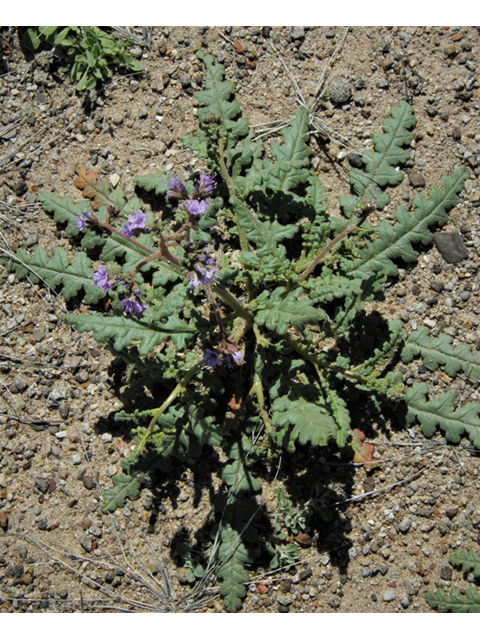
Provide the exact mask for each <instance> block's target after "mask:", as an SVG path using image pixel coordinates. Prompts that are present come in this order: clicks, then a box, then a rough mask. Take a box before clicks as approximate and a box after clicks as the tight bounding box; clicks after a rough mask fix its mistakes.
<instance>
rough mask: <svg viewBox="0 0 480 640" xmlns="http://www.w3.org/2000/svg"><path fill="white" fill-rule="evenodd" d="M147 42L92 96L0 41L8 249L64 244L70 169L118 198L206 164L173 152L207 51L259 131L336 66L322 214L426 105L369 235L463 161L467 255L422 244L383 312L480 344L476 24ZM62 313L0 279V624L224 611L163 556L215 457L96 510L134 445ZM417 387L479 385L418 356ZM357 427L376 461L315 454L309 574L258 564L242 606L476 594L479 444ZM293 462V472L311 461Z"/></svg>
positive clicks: (324, 112)
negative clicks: (136, 60)
mask: <svg viewBox="0 0 480 640" xmlns="http://www.w3.org/2000/svg"><path fill="white" fill-rule="evenodd" d="M135 33H136V34H140V35H141V34H142V31H141V30H136V31H135ZM150 35H151V46H150V47H147V46H144V45H142V44H138V45H137V47H136V51H134V54H135V55H137V56H139V57H140V58H141V60H142V63H143V67H144V73H143V74H133V75H121V74H115V75H114V76H113V79H112V81H111V82H110V83H109V84H108V85H106V86H105V87H103V88H102V90H99V91H93V92H90V94H79V93H77V92H76V91H75V89H74V86H73V85H72V83H71V82H70V80H69V78H68V76H67V75H65V74H63V73H62V72H61V71H60V69H59V64H58V60H57V59H56V58H55V57H54V56H53V55H52V54H51V52H48V51H41V52H38V53H37V54H36V55H31V54H28V52H25V51H23V50H22V48H21V47H20V43H19V33H18V30H17V29H15V28H6V27H4V28H2V30H1V31H0V38H1V59H0V65H1V74H2V75H1V77H0V96H1V104H2V109H1V123H0V140H1V151H0V154H1V156H0V167H1V169H2V173H1V175H0V231H1V249H2V253H4V254H8V252H14V251H16V250H17V249H18V248H20V247H24V248H27V249H29V250H33V249H34V248H35V247H36V246H37V245H38V246H43V247H45V248H46V250H47V252H48V251H52V250H53V248H54V247H55V246H61V247H64V248H65V249H66V250H68V251H73V250H72V248H71V246H70V244H69V240H68V238H67V236H66V234H65V232H64V231H63V230H62V229H61V228H59V227H57V225H56V224H55V223H54V222H53V220H52V217H51V216H50V215H48V214H47V213H45V211H44V210H43V209H42V207H41V206H40V204H39V203H38V202H37V196H38V193H39V191H42V190H44V191H48V192H54V193H56V194H58V195H60V196H65V195H71V196H72V197H74V198H76V199H80V194H79V192H78V190H77V189H76V188H75V185H74V182H75V178H76V170H77V169H78V168H81V167H86V168H87V169H88V170H94V171H95V172H96V173H97V175H98V176H99V178H105V179H107V180H108V181H110V183H111V184H112V186H117V185H118V186H119V187H121V188H122V189H124V190H125V193H126V195H127V197H129V196H132V195H133V194H134V192H135V185H134V182H133V178H134V176H136V175H138V174H146V173H149V172H154V171H157V170H163V171H167V172H169V171H172V172H174V173H179V174H181V175H182V174H183V173H184V172H185V171H191V170H195V169H199V168H202V164H201V162H200V161H199V160H198V159H197V158H196V157H195V155H194V154H193V153H192V151H191V150H189V149H188V148H187V147H186V145H185V144H184V143H183V141H182V137H183V136H184V135H186V134H188V133H190V132H193V131H196V127H197V124H196V119H195V108H196V106H197V105H198V102H197V101H196V98H195V91H196V90H198V89H199V88H201V86H202V81H203V71H202V65H201V63H200V62H199V61H198V59H197V57H196V51H197V50H200V49H201V50H204V51H206V52H209V53H212V54H213V55H214V56H216V58H217V59H218V61H219V62H222V64H224V65H225V67H226V76H227V78H229V79H232V80H234V81H235V83H236V86H237V94H236V97H237V99H238V100H239V102H240V103H241V105H242V107H243V110H244V115H245V116H246V117H247V118H248V119H249V121H250V123H251V124H254V125H258V124H261V123H265V122H271V121H273V120H278V119H285V118H290V117H291V116H292V115H293V113H294V111H295V109H296V101H295V97H294V90H293V86H292V82H291V79H290V77H289V74H288V73H287V71H286V69H289V70H291V71H292V72H293V74H294V76H295V78H296V80H297V82H298V86H299V88H300V90H301V92H302V93H303V95H304V97H305V99H306V101H307V103H310V101H311V99H312V96H313V94H314V92H315V89H316V86H317V83H318V82H319V81H320V80H321V78H322V74H323V72H324V70H325V69H326V75H325V79H324V85H325V87H326V92H325V98H326V100H325V102H324V103H322V105H320V107H319V111H318V115H319V116H320V117H321V118H322V119H323V121H324V123H325V124H326V125H327V126H328V128H329V130H331V131H332V134H331V136H326V137H325V138H324V139H320V141H319V142H318V141H317V142H315V141H312V145H313V147H312V148H314V151H315V154H316V158H315V163H316V165H315V167H316V170H317V172H318V174H319V176H320V178H321V179H322V181H323V182H324V184H325V186H326V188H327V193H328V197H329V203H330V207H331V209H330V210H331V211H332V212H335V211H338V202H337V200H336V198H337V194H338V193H348V189H349V186H348V170H349V168H350V164H349V159H348V158H347V157H346V156H347V154H349V153H359V152H361V151H362V150H363V149H364V148H365V147H369V146H370V145H371V144H372V137H373V135H374V133H375V132H377V131H380V130H381V126H382V122H383V120H384V119H385V118H386V117H388V116H389V113H390V109H391V108H392V107H394V106H395V105H396V104H397V103H398V102H399V100H402V99H407V100H409V101H410V102H411V104H412V105H413V106H414V108H415V112H416V118H417V125H416V128H415V138H414V141H413V143H412V159H411V160H410V161H409V162H408V163H407V165H406V167H404V171H405V173H406V176H405V180H404V181H403V182H402V184H401V185H400V186H399V187H398V188H397V189H394V190H391V191H390V193H391V195H392V204H391V205H390V206H388V207H387V208H386V209H385V210H384V211H382V212H379V213H378V214H377V221H378V222H380V221H381V220H390V221H392V220H393V219H394V211H395V207H396V205H397V204H404V205H405V206H407V207H409V206H410V205H411V203H412V200H413V198H414V197H415V195H416V194H418V193H425V194H428V193H429V192H430V189H431V187H432V186H434V185H440V184H441V177H442V176H443V175H445V174H447V173H449V172H451V171H452V169H453V168H454V167H455V166H459V165H465V166H467V167H468V168H469V170H470V174H471V175H470V179H469V180H468V181H467V184H466V188H465V190H464V192H463V193H462V194H461V198H460V202H459V204H458V205H457V206H456V208H455V209H454V210H453V211H452V213H451V215H450V221H449V223H448V224H447V225H446V227H445V230H448V231H455V232H458V233H459V234H460V236H461V242H462V244H463V246H464V247H465V249H466V257H464V258H462V259H461V260H460V261H458V262H455V263H449V262H447V261H446V260H445V259H444V258H443V257H442V254H441V253H440V252H439V249H438V248H437V247H436V246H434V245H431V246H429V247H426V251H425V252H424V253H422V254H421V255H420V258H419V260H418V262H416V263H413V265H406V264H404V265H403V267H404V268H402V269H400V272H399V276H398V278H396V279H395V280H393V281H392V283H391V286H389V287H388V288H387V289H386V291H385V301H383V302H382V303H378V304H377V305H376V307H375V308H376V309H377V310H378V311H380V312H382V313H384V315H385V316H386V317H392V316H393V315H399V316H400V317H401V318H402V319H403V320H404V322H405V324H406V327H407V328H408V329H409V330H413V329H415V328H416V327H419V326H422V325H427V326H429V327H430V328H432V330H433V331H437V332H438V331H440V330H441V331H443V332H446V333H447V334H449V335H451V336H452V338H453V339H455V340H458V341H459V342H463V343H466V344H469V345H471V346H472V347H474V346H475V345H478V343H479V338H480V336H479V330H478V326H479V322H480V316H479V309H480V296H479V290H480V270H479V267H480V258H479V253H478V250H479V247H480V225H479V213H478V211H479V210H478V206H479V205H480V183H479V180H478V175H479V173H480V167H479V164H478V161H479V159H480V133H478V131H480V127H479V125H480V95H479V85H478V82H477V79H476V78H477V72H478V69H479V68H480V33H479V30H478V29H477V28H476V27H475V28H474V27H451V28H448V27H442V28H437V27H432V28H430V27H429V28H408V27H393V28H391V27H388V28H387V27H385V28H383V27H376V28H363V27H362V28H359V27H355V28H351V29H350V30H349V31H348V33H346V31H345V29H343V28H332V27H308V28H307V27H305V28H299V27H295V28H292V27H274V28H271V29H270V28H265V27H258V28H254V27H225V28H218V29H217V28H213V27H210V28H209V27H191V28H190V27H189V28H186V27H168V28H163V27H156V28H151V29H150ZM270 43H274V45H275V49H276V51H275V50H273V49H272V47H271V46H270ZM337 47H338V50H337V53H336V55H335V57H334V59H333V60H332V55H333V54H334V52H335V49H336V48H337ZM279 55H280V56H281V59H282V60H283V61H284V63H285V67H284V66H283V63H282V61H281V59H280V57H279ZM339 77H342V78H344V80H338V78H339ZM328 102H330V104H328ZM344 139H346V140H348V145H347V146H346V147H344V146H342V145H341V144H340V141H341V140H344ZM351 160H352V162H354V161H355V159H354V158H351ZM435 282H436V283H437V285H436V289H434V290H432V285H433V284H434V283H435ZM67 309H68V310H71V305H66V304H65V302H64V301H63V300H62V298H61V297H59V296H57V295H56V294H55V292H52V291H49V290H48V289H47V288H45V287H42V286H40V285H32V283H31V282H29V280H28V279H19V278H18V277H17V276H15V275H14V274H12V273H10V272H9V271H7V270H5V268H4V267H3V266H0V349H1V351H0V382H1V385H0V526H1V528H0V610H1V611H2V612H13V611H18V612H35V611H45V612H73V611H85V612H89V611H148V610H150V611H168V610H173V611H198V612H216V611H222V610H223V609H222V604H221V600H220V598H219V596H218V587H217V585H216V584H215V583H214V582H211V583H208V584H207V586H206V587H205V588H202V589H199V588H197V590H196V591H195V590H192V586H191V585H190V584H189V583H188V581H187V580H186V572H185V568H184V567H183V568H182V567H179V566H178V565H177V564H176V561H175V557H174V553H173V541H175V540H178V539H179V538H180V537H181V536H185V535H187V536H188V535H190V536H193V533H194V532H195V531H197V530H198V529H200V528H201V527H202V526H203V524H204V523H205V521H206V518H207V517H208V514H209V510H210V503H209V489H208V487H207V486H202V484H201V483H200V484H198V483H197V480H198V478H200V477H201V476H202V470H203V471H204V469H203V467H204V466H207V463H208V462H209V461H208V460H207V461H203V460H202V461H197V463H196V465H195V464H194V465H192V466H188V465H185V467H182V468H181V469H177V470H175V473H173V474H172V477H171V478H170V482H168V481H164V482H163V484H162V485H161V486H160V487H156V488H155V490H154V491H152V490H151V488H148V487H146V488H144V489H143V491H142V494H141V496H140V497H139V499H137V500H134V501H128V503H127V505H126V506H125V507H124V508H123V509H118V510H117V511H116V512H114V513H113V514H105V513H103V511H102V510H101V505H102V500H103V493H104V491H105V490H106V489H108V488H109V487H110V486H111V483H112V480H111V478H112V477H113V476H114V475H115V474H116V473H118V472H119V471H120V468H121V467H120V462H121V459H122V458H123V457H126V456H128V455H129V452H130V451H131V438H130V437H129V434H128V432H126V431H125V429H124V427H122V426H121V423H116V422H115V421H114V419H113V416H114V413H115V411H116V410H118V409H119V408H121V407H122V394H121V392H122V385H123V384H124V383H125V381H124V380H123V379H122V375H123V373H124V372H123V370H122V369H119V368H118V363H117V362H116V361H115V360H114V358H113V357H112V356H111V355H110V354H109V353H107V352H106V351H105V350H104V349H103V348H102V347H101V346H99V345H98V344H97V343H96V342H95V341H94V340H93V338H92V337H91V336H90V335H88V334H80V333H77V332H76V331H75V330H74V329H73V328H71V327H69V326H67V325H66V324H65V323H64V322H63V321H62V316H63V314H64V313H65V312H66V311H67ZM414 379H423V380H426V381H427V382H428V383H429V384H430V385H431V387H432V388H433V389H434V390H436V391H443V390H446V389H448V390H451V391H453V392H454V394H455V397H456V399H457V402H458V404H459V405H461V404H462V403H465V402H467V401H468V402H475V401H478V400H479V391H478V385H477V384H475V383H471V382H469V381H468V380H467V379H464V378H462V376H459V377H457V378H456V379H452V378H450V377H449V376H447V374H446V373H445V372H444V371H442V370H441V369H439V370H437V371H429V370H427V369H426V368H425V367H423V366H422V365H420V364H419V363H418V362H416V363H413V364H412V366H409V367H405V384H407V385H408V384H411V383H412V382H413V380H414ZM357 419H358V424H356V425H355V426H359V427H360V428H361V429H362V430H364V431H365V432H366V433H367V435H368V439H369V440H370V441H371V442H373V443H374V446H375V448H376V451H377V454H376V455H377V461H378V464H377V466H376V467H375V469H368V468H366V467H365V466H364V465H361V464H359V465H353V464H352V463H351V462H349V461H348V460H346V459H344V458H342V457H341V456H338V455H337V453H336V452H335V451H334V450H333V449H332V450H330V449H328V450H327V451H326V452H325V454H324V455H323V456H322V458H320V459H319V461H318V464H319V465H320V466H321V467H322V469H323V474H324V475H325V476H326V477H328V478H329V479H330V486H331V489H332V491H333V495H334V496H335V499H334V502H335V505H334V506H333V507H332V509H331V511H332V513H331V515H332V519H331V520H330V522H325V523H324V524H323V525H319V526H318V527H316V528H312V529H309V530H307V532H306V533H305V534H303V535H301V536H300V537H298V538H297V542H299V550H300V557H301V561H300V562H299V563H298V564H297V565H296V566H294V567H292V568H291V569H289V570H288V571H287V570H282V571H278V572H272V573H269V571H268V568H267V567H263V568H262V567H259V568H258V569H253V568H252V573H251V582H250V584H249V585H248V594H247V597H246V599H245V602H244V608H243V611H245V612H252V613H253V612H271V613H276V612H290V613H295V612H296V613H300V612H318V613H321V612H342V613H346V612H349V613H358V612H379V613H380V612H382V613H386V612H399V613H400V612H407V613H408V612H431V611H432V610H431V609H430V607H429V606H428V604H427V602H426V600H425V594H426V593H427V592H429V591H435V590H436V589H437V587H440V588H442V589H444V590H445V591H449V590H450V589H452V588H453V587H455V588H457V589H459V590H460V591H461V592H463V593H465V589H466V588H468V587H471V586H475V578H474V577H473V575H463V574H462V573H461V572H460V571H458V570H456V569H453V570H452V567H451V565H450V564H449V562H448V559H449V556H450V554H451V553H452V552H453V551H455V550H458V549H465V550H469V549H473V550H476V551H477V552H479V551H480V500H479V488H480V457H479V456H478V451H476V450H475V449H474V447H473V446H472V445H471V443H469V442H468V440H463V441H462V442H461V443H459V444H457V445H452V444H451V443H448V442H447V441H446V440H445V439H444V438H443V436H442V434H441V433H440V432H439V433H437V434H435V435H434V436H433V437H432V438H430V439H427V438H426V437H425V436H424V435H423V434H422V432H421V431H420V429H419V427H418V425H413V426H412V427H411V428H409V429H406V430H398V428H396V426H395V424H394V423H391V422H389V421H388V420H385V421H384V422H383V423H381V422H380V421H379V420H378V418H377V419H375V420H373V418H372V417H371V416H369V415H368V414H366V413H365V414H363V415H362V414H359V415H358V417H357ZM305 455H306V454H305ZM296 462H297V463H298V464H299V465H300V466H299V468H302V467H301V464H302V460H301V456H300V458H298V459H297V460H296ZM214 485H215V481H214ZM263 499H264V501H265V506H266V508H267V510H269V511H275V510H276V509H277V508H278V503H277V498H276V493H275V485H274V484H272V485H271V486H270V487H266V488H265V491H264V494H263ZM164 572H165V573H164ZM164 575H165V576H168V580H167V582H168V585H169V588H170V589H171V592H169V593H167V594H165V593H163V592H162V584H163V582H162V580H163V577H164ZM471 583H473V584H471ZM477 586H478V585H477ZM167 591H168V589H167ZM162 593H163V595H162Z"/></svg>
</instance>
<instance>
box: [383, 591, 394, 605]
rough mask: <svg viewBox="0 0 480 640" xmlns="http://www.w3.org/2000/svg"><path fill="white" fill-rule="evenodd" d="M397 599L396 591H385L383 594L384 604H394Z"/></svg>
mask: <svg viewBox="0 0 480 640" xmlns="http://www.w3.org/2000/svg"><path fill="white" fill-rule="evenodd" d="M396 597H397V594H396V592H395V589H385V591H384V592H383V594H382V598H383V601H384V602H392V601H393V600H395V598H396Z"/></svg>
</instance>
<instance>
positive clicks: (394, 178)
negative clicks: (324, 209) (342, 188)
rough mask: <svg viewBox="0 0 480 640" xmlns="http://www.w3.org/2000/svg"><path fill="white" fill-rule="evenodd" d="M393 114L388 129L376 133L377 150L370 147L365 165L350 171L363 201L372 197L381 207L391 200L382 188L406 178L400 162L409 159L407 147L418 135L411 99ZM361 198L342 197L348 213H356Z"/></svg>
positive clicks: (386, 122)
mask: <svg viewBox="0 0 480 640" xmlns="http://www.w3.org/2000/svg"><path fill="white" fill-rule="evenodd" d="M391 115H392V117H391V118H389V119H387V120H385V121H384V123H383V129H384V133H383V134H375V135H374V137H373V144H374V147H375V151H370V150H367V151H364V152H363V154H362V160H363V162H364V164H365V169H364V170H361V169H355V168H353V169H352V170H351V171H350V183H351V185H352V187H353V191H354V192H355V194H356V195H357V196H359V198H360V201H361V202H366V201H367V200H372V201H373V202H374V203H375V204H376V206H377V207H378V208H379V209H383V208H384V207H385V206H386V205H387V204H388V203H389V202H390V198H389V196H388V195H387V194H386V193H385V192H384V191H383V189H382V188H383V187H385V186H387V185H388V186H394V185H396V184H398V183H399V182H401V181H402V180H403V173H402V172H401V171H400V170H399V169H398V165H399V164H402V163H404V162H406V161H407V160H408V158H409V156H410V154H409V152H408V150H407V149H404V148H403V147H404V146H405V145H408V144H410V142H411V141H412V140H413V137H414V134H413V132H412V131H411V129H412V128H413V127H414V126H415V115H414V111H413V108H412V107H411V106H410V105H409V104H408V102H405V101H403V100H402V101H401V102H400V103H399V105H398V106H397V107H393V109H392V111H391ZM359 198H358V197H357V198H355V197H341V198H340V204H341V205H342V206H343V207H344V210H345V213H346V215H352V214H353V213H354V211H355V208H356V207H357V206H358V201H359Z"/></svg>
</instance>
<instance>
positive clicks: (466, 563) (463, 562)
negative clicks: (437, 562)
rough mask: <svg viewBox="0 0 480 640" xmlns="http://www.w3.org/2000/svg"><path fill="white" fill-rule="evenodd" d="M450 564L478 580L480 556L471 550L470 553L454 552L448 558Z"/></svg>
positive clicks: (479, 576) (479, 575)
mask: <svg viewBox="0 0 480 640" xmlns="http://www.w3.org/2000/svg"><path fill="white" fill-rule="evenodd" d="M449 562H450V564H453V566H454V567H459V568H461V570H462V571H463V572H464V573H473V575H474V576H475V577H476V578H480V554H479V553H478V552H477V551H475V550H474V549H471V550H470V551H455V553H452V555H451V556H450V558H449Z"/></svg>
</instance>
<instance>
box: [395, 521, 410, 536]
mask: <svg viewBox="0 0 480 640" xmlns="http://www.w3.org/2000/svg"><path fill="white" fill-rule="evenodd" d="M411 526H412V522H411V520H409V519H408V518H403V520H402V521H401V522H399V523H398V524H397V526H396V529H397V531H400V532H401V533H408V531H409V529H410V527H411Z"/></svg>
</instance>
